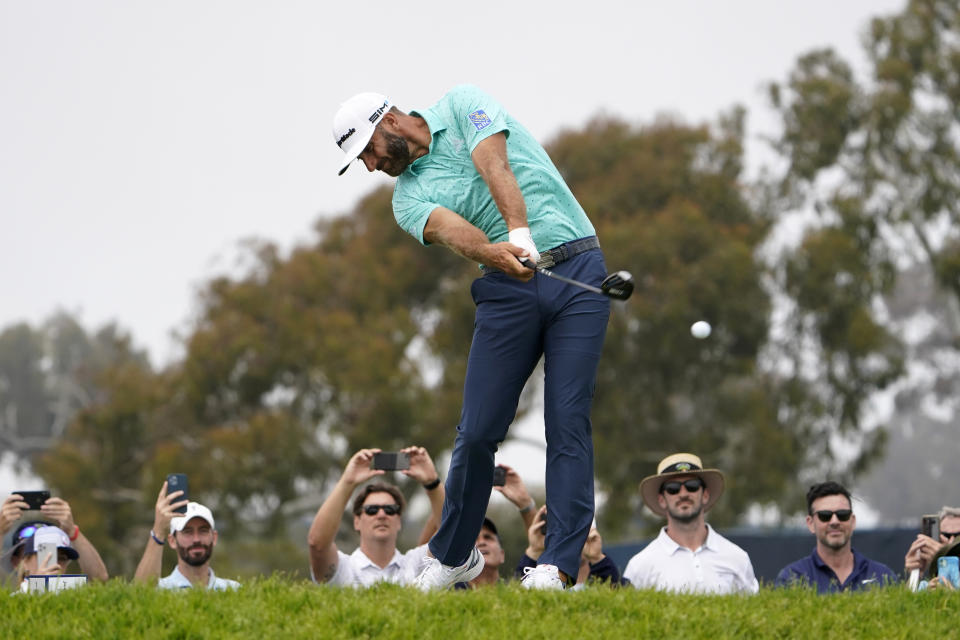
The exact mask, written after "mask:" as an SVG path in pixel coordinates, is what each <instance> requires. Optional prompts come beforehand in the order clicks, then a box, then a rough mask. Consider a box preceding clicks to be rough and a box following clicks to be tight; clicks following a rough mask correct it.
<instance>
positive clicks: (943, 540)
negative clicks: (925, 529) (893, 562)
mask: <svg viewBox="0 0 960 640" xmlns="http://www.w3.org/2000/svg"><path fill="white" fill-rule="evenodd" d="M937 522H938V524H939V526H938V528H937V535H936V537H934V536H932V535H926V534H924V533H918V534H917V538H916V540H914V541H913V544H911V545H910V548H909V549H908V550H907V555H906V556H905V557H904V559H903V569H904V572H905V573H907V574H909V573H910V572H911V571H912V570H913V569H918V570H919V571H920V574H921V575H923V574H925V573H926V572H927V570H928V569H929V568H930V562H931V561H932V560H933V558H934V557H935V556H936V555H937V553H938V552H939V551H940V550H941V549H942V548H943V547H945V546H946V545H948V544H951V543H953V542H955V541H956V540H958V539H960V508H957V507H946V506H945V507H943V508H942V509H940V513H938V514H937Z"/></svg>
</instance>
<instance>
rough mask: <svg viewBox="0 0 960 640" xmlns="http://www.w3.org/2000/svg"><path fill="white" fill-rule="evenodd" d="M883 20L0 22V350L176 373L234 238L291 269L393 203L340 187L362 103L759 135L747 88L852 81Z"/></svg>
mask: <svg viewBox="0 0 960 640" xmlns="http://www.w3.org/2000/svg"><path fill="white" fill-rule="evenodd" d="M902 6H904V0H897V1H894V0H843V1H839V2H838V1H837V0H782V1H770V0H750V1H747V0H742V1H737V0H727V1H725V2H710V1H708V0H700V1H693V0H671V1H670V2H662V1H657V2H652V1H639V2H638V1H634V2H626V1H624V2H610V1H607V0H595V1H594V2H588V3H583V2H577V3H573V2H529V1H528V2H518V1H516V0H513V1H511V2H501V1H499V0H497V1H488V2H471V3H451V2H440V1H433V0H430V1H426V2H423V1H421V2H408V3H399V2H397V3H384V2H378V1H376V0H368V1H366V2H362V3H360V2H349V3H346V2H344V3H328V2H319V1H317V0H309V1H289V0H284V1H281V2H266V1H261V2H253V1H244V0H229V1H207V0H191V1H190V2H185V1H180V0H167V1H165V2H156V1H150V2H147V1H144V0H114V1H106V0H84V1H82V2H78V1H75V0H70V1H67V0H44V1H42V2H28V1H26V0H0V114H2V117H0V223H2V224H0V234H2V236H0V237H2V239H3V242H2V250H0V270H2V273H3V277H2V280H0V328H2V327H5V326H8V325H10V324H12V323H14V322H16V321H28V322H31V323H39V322H40V321H41V320H43V319H44V318H45V317H47V316H48V315H49V314H51V313H52V312H54V311H55V310H57V309H58V308H62V309H65V310H67V311H71V312H74V313H78V314H79V315H80V317H81V319H82V320H83V322H84V323H85V324H86V325H87V326H88V328H92V327H94V326H99V325H101V324H103V323H105V322H108V321H111V320H112V321H116V322H118V323H119V324H120V325H121V326H122V327H124V328H126V329H128V330H130V331H131V332H132V334H133V336H134V340H135V342H136V343H137V344H138V345H140V346H141V347H145V348H148V349H149V351H150V353H151V355H152V357H153V359H154V362H155V363H162V362H164V361H167V360H169V359H170V358H171V357H175V356H176V354H177V353H178V351H177V348H176V346H175V345H176V342H175V340H173V339H172V337H171V334H172V332H173V331H174V330H179V331H180V332H181V333H183V332H185V330H186V329H187V327H188V326H189V324H188V323H189V318H190V317H191V313H193V312H194V311H195V308H196V306H195V296H196V290H197V288H198V286H200V285H201V284H202V283H203V282H205V281H206V280H207V279H209V278H210V277H211V276H212V275H214V274H217V273H221V272H223V271H224V270H228V269H231V268H232V267H231V265H234V264H235V262H236V258H237V255H238V251H237V246H238V243H239V242H240V241H241V240H242V239H244V238H250V237H258V238H263V239H268V240H271V241H274V242H276V243H278V244H279V245H281V246H282V247H285V248H288V247H290V246H291V245H292V244H294V243H296V242H298V241H305V240H307V239H309V238H310V233H311V228H312V224H313V222H314V221H315V220H316V218H317V217H318V216H320V215H329V214H336V213H343V212H345V211H346V210H348V209H349V208H350V206H351V205H352V204H353V203H354V202H356V200H357V199H358V198H359V197H360V196H361V195H363V194H364V193H365V192H366V191H368V190H369V189H371V188H372V187H373V186H375V185H376V184H379V183H382V182H384V181H386V180H388V178H386V177H381V178H378V177H374V176H371V175H368V174H367V173H366V172H365V171H363V170H362V168H361V166H360V165H355V166H354V167H353V168H352V169H351V170H350V171H348V172H347V174H346V175H345V176H344V177H340V178H338V177H337V175H336V171H335V167H336V165H337V162H338V160H339V156H340V151H339V150H338V149H337V147H336V146H335V145H334V143H333V141H332V136H331V133H330V121H331V118H332V115H333V113H334V111H335V110H336V108H337V106H338V104H339V102H340V101H341V100H343V99H345V98H347V97H349V96H350V95H352V94H354V93H357V92H359V91H379V92H382V93H385V94H387V95H388V96H389V97H390V98H391V99H392V100H393V101H394V102H395V103H396V104H397V105H398V106H399V107H400V108H402V109H404V110H406V109H409V108H416V107H425V106H428V105H430V104H431V103H432V102H434V101H435V100H436V99H437V98H439V97H440V96H441V95H442V94H443V93H444V92H445V91H446V90H447V89H448V88H449V87H450V86H452V85H454V84H458V83H462V82H469V83H472V84H476V85H478V86H480V87H481V88H483V89H485V90H487V91H488V92H489V93H491V94H493V95H494V96H496V97H497V98H498V99H499V100H500V101H501V102H502V103H503V104H504V105H505V106H506V108H507V109H508V110H509V111H510V112H511V113H512V114H513V115H514V116H515V117H516V118H517V119H518V120H520V121H521V122H522V123H524V124H525V125H526V126H527V128H529V129H530V130H531V131H532V133H533V134H534V135H536V136H537V137H539V138H540V139H541V140H543V141H549V140H550V139H551V138H552V137H554V136H555V135H556V134H557V133H558V132H559V131H560V130H561V129H562V128H564V127H581V126H582V125H583V124H585V122H586V121H587V119H588V118H589V117H590V116H591V115H594V114H596V113H598V112H601V111H603V112H606V113H610V114H614V115H618V116H621V117H623V118H626V119H628V120H630V121H632V122H636V123H638V124H640V123H643V122H649V121H651V120H652V119H653V118H654V117H655V115H656V114H658V113H663V112H667V113H671V114H674V115H676V116H679V117H681V118H683V119H684V120H686V121H688V122H700V121H704V120H710V119H713V118H714V117H715V116H716V115H717V114H718V113H719V112H720V111H721V110H724V109H726V108H728V107H730V106H731V105H733V104H735V103H741V104H744V105H745V106H747V107H748V109H749V111H750V114H751V118H752V119H751V126H752V127H753V131H756V130H757V129H758V128H762V127H763V124H764V119H763V118H762V117H761V115H762V110H763V108H764V102H763V99H762V93H761V85H762V83H763V82H764V81H766V80H771V79H782V78H783V77H784V75H785V73H786V72H787V70H788V69H789V68H790V67H791V65H792V63H793V61H794V60H795V59H796V57H797V55H798V54H800V53H802V52H805V51H807V50H809V49H810V48H813V47H820V46H826V45H830V46H833V47H835V48H836V49H838V50H839V51H840V52H841V54H842V55H843V56H844V57H845V58H847V59H848V60H851V61H853V62H855V63H858V64H859V65H862V63H863V59H864V58H863V54H862V47H861V46H860V36H861V34H862V32H863V29H864V27H865V26H866V24H867V20H868V18H869V17H870V16H873V15H877V14H879V13H886V12H890V11H897V10H900V8H901V7H902ZM767 123H768V124H769V117H768V118H767ZM384 224H393V221H392V220H384ZM433 250H439V249H433Z"/></svg>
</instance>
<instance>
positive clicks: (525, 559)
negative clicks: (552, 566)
mask: <svg viewBox="0 0 960 640" xmlns="http://www.w3.org/2000/svg"><path fill="white" fill-rule="evenodd" d="M535 566H537V561H536V560H534V559H533V558H531V557H530V556H528V555H527V554H523V555H522V556H520V562H518V563H517V568H516V569H514V570H513V575H514V577H515V578H520V579H523V570H524V569H526V568H527V567H531V568H532V567H535Z"/></svg>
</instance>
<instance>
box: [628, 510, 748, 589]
mask: <svg viewBox="0 0 960 640" xmlns="http://www.w3.org/2000/svg"><path fill="white" fill-rule="evenodd" d="M623 577H625V578H627V579H629V580H630V583H631V584H633V586H634V587H636V588H638V589H657V590H659V591H682V592H686V593H717V594H721V593H738V592H745V593H756V592H757V591H759V590H760V585H759V583H758V582H757V578H756V576H755V575H754V574H753V565H752V564H751V563H750V556H748V555H747V552H746V551H744V550H743V549H741V548H740V547H738V546H737V545H735V544H733V543H732V542H730V541H729V540H727V539H726V538H724V537H723V536H721V535H720V534H719V533H717V532H716V531H714V530H713V528H712V527H711V526H710V525H707V539H706V540H705V541H704V543H703V545H702V546H701V547H700V548H699V549H697V550H696V551H691V550H690V549H687V548H686V547H682V546H680V545H679V544H677V543H676V542H674V541H673V539H672V538H670V536H668V535H667V528H666V527H664V528H663V529H661V530H660V535H659V536H657V537H656V539H654V540H653V541H652V542H651V543H650V544H648V545H647V546H646V548H644V550H643V551H641V552H640V553H638V554H637V555H635V556H633V557H632V558H631V559H630V562H628V563H627V569H626V571H624V572H623Z"/></svg>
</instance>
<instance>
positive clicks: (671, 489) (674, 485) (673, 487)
mask: <svg viewBox="0 0 960 640" xmlns="http://www.w3.org/2000/svg"><path fill="white" fill-rule="evenodd" d="M680 487H686V489H687V492H688V493H696V492H697V491H700V489H702V488H703V480H700V479H699V478H690V479H689V480H684V481H683V482H678V481H676V480H674V481H671V482H664V483H663V484H662V485H661V486H660V492H661V493H663V492H664V491H666V492H667V493H669V494H670V495H672V496H675V495H677V494H678V493H680Z"/></svg>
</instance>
